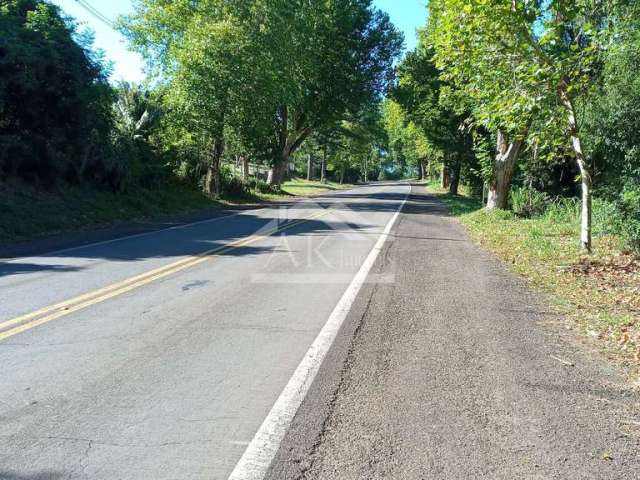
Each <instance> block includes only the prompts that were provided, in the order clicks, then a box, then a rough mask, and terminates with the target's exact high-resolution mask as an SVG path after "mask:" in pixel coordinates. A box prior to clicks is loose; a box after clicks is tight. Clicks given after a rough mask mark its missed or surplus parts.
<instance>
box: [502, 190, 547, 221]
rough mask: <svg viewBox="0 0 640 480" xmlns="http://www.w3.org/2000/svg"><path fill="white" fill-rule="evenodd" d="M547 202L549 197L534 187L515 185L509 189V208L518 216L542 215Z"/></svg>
mask: <svg viewBox="0 0 640 480" xmlns="http://www.w3.org/2000/svg"><path fill="white" fill-rule="evenodd" d="M548 204H549V197H548V196H547V195H546V194H545V193H544V192H540V191H538V190H536V189H534V188H530V187H516V188H513V189H512V190H511V209H512V210H513V213H515V214H516V215H518V216H520V217H526V218H530V217H537V216H539V215H542V214H543V213H544V212H545V210H546V208H547V205H548Z"/></svg>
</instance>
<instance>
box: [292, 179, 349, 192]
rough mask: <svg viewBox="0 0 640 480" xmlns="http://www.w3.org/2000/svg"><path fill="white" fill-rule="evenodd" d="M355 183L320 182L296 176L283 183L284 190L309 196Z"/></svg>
mask: <svg viewBox="0 0 640 480" xmlns="http://www.w3.org/2000/svg"><path fill="white" fill-rule="evenodd" d="M352 186H353V185H348V184H340V183H336V182H329V181H327V182H325V183H323V182H320V181H315V180H304V179H301V178H294V179H292V180H289V181H287V182H284V183H283V184H282V191H283V192H285V193H287V194H289V195H294V196H307V195H317V194H319V193H326V192H330V191H333V190H345V189H347V188H351V187H352Z"/></svg>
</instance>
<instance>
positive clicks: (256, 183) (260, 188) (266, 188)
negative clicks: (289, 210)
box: [249, 179, 280, 194]
mask: <svg viewBox="0 0 640 480" xmlns="http://www.w3.org/2000/svg"><path fill="white" fill-rule="evenodd" d="M249 188H250V189H251V190H253V191H254V192H259V193H274V194H276V193H280V190H279V189H278V187H277V186H272V185H269V184H268V183H267V182H265V181H264V180H259V179H253V180H250V181H249Z"/></svg>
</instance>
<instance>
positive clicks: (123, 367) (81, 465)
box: [0, 184, 640, 480]
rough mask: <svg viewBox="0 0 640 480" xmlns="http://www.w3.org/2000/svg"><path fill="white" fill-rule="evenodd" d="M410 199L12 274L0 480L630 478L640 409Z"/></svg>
mask: <svg viewBox="0 0 640 480" xmlns="http://www.w3.org/2000/svg"><path fill="white" fill-rule="evenodd" d="M410 190H411V187H410V186H409V185H406V184H379V185H371V186H366V187H360V188H358V189H355V190H352V191H347V192H339V193H335V194H331V195H329V196H326V197H322V198H318V199H313V200H309V201H304V202H299V203H296V204H294V205H293V206H291V207H283V208H277V207H268V208H264V209H259V210H250V211H243V212H239V213H237V214H234V215H232V216H228V217H224V218H216V219H213V220H211V221H203V222H199V223H196V224H193V225H183V226H179V227H177V228H172V229H168V230H162V231H155V232H148V233H144V234H141V235H136V236H132V237H129V238H123V239H120V240H115V241H107V242H104V243H101V244H95V245H90V246H83V247H79V248H75V249H70V250H69V249H67V250H64V251H58V252H53V253H49V254H43V255H38V256H34V257H30V258H18V259H15V260H11V261H8V262H5V263H3V264H0V479H7V480H27V479H28V480H36V479H63V478H65V479H66V478H69V479H110V480H112V479H154V480H164V479H176V480H177V479H227V478H229V477H230V476H231V478H233V479H236V480H237V479H253V478H255V479H262V478H270V479H302V478H308V479H316V478H317V479H339V480H343V479H344V480H346V479H354V480H355V479H378V478H390V479H426V478H429V479H431V478H433V479H461V478H465V479H466V478H469V479H478V478H487V479H497V478H501V479H502V478H504V479H514V478H532V479H533V478H535V479H547V478H554V479H555V478H558V479H571V478H584V479H600V478H606V479H609V478H611V479H618V478H620V479H623V478H629V479H636V478H638V477H637V472H638V471H639V470H638V469H639V468H640V459H639V458H638V448H640V443H639V442H638V438H639V437H638V433H639V432H638V430H639V429H638V425H640V420H639V419H638V404H639V403H640V401H639V397H638V395H637V392H634V391H632V390H630V389H629V388H627V387H626V386H625V383H624V379H623V378H622V377H621V376H620V374H619V372H618V371H616V370H615V369H613V368H612V367H611V366H609V365H608V364H606V363H605V362H603V361H602V359H601V358H600V357H599V356H598V355H596V354H593V353H590V352H589V351H588V350H587V349H585V348H584V347H583V346H580V345H576V343H575V339H574V337H573V336H572V335H573V334H570V333H567V332H566V331H565V330H561V329H559V328H558V327H557V325H556V324H557V319H556V318H555V317H554V316H553V315H551V314H549V313H548V312H547V309H546V307H545V306H544V304H543V303H542V302H540V299H538V298H536V297H534V296H533V295H531V294H530V293H528V292H527V291H526V289H524V288H523V287H522V285H521V284H520V282H519V281H518V280H517V279H516V278H514V277H513V276H512V275H511V274H510V273H508V272H507V271H506V269H505V268H504V266H502V265H501V264H500V263H499V262H497V261H496V260H495V259H493V258H492V257H491V256H489V255H487V254H486V253H483V252H482V251H481V250H480V249H478V248H477V247H475V246H474V245H473V244H472V243H471V242H470V241H469V240H468V238H467V237H466V235H465V234H464V232H463V231H462V229H461V228H460V227H459V226H458V225H457V224H456V223H455V221H453V220H452V219H450V218H448V217H447V215H446V214H445V212H444V210H443V208H442V206H441V205H440V204H439V203H438V202H437V201H436V200H435V199H433V198H432V197H429V196H427V195H424V194H423V193H422V192H421V189H420V188H419V187H414V191H413V193H412V194H411V195H410V196H409V198H408V199H407V196H408V195H409V193H410ZM405 201H406V203H405ZM399 211H400V213H399V214H398V212H399ZM565 362H566V363H565ZM272 460H273V461H272Z"/></svg>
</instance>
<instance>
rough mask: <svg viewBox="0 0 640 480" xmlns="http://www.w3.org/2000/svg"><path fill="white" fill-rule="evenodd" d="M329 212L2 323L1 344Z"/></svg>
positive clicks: (275, 228) (326, 212)
mask: <svg viewBox="0 0 640 480" xmlns="http://www.w3.org/2000/svg"><path fill="white" fill-rule="evenodd" d="M329 211H330V210H323V211H320V212H317V213H314V214H313V215H310V216H308V217H304V218H301V219H298V220H292V221H290V222H287V223H286V224H284V225H282V226H277V227H274V228H271V229H268V230H265V231H264V232H261V233H259V234H256V235H251V236H248V237H245V238H242V239H239V240H236V241H234V242H231V243H228V244H226V245H223V246H220V247H216V248H213V249H211V250H208V251H206V252H203V253H200V254H198V255H192V256H189V257H186V258H183V259H182V260H179V261H177V262H175V263H172V264H170V265H165V266H164V267H160V268H157V269H155V270H151V271H149V272H145V273H143V274H140V275H137V276H135V277H131V278H128V279H126V280H122V281H120V282H116V283H114V284H111V285H108V286H106V287H103V288H99V289H97V290H93V291H91V292H88V293H85V294H82V295H79V296H77V297H74V298H71V299H69V300H65V301H63V302H60V303H56V304H54V305H49V306H47V307H43V308H40V309H39V310H35V311H33V312H31V313H27V314H25V315H21V316H19V317H15V318H12V319H10V320H6V321H4V322H0V341H2V340H4V339H7V338H9V337H13V336H14V335H18V334H19V333H22V332H25V331H27V330H31V329H32V328H35V327H38V326H40V325H43V324H45V323H48V322H50V321H52V320H56V319H58V318H60V317H64V316H66V315H69V314H71V313H74V312H77V311H79V310H83V309H85V308H87V307H90V306H91V305H95V304H97V303H100V302H104V301H105V300H109V299H110V298H113V297H117V296H119V295H122V294H124V293H127V292H130V291H131V290H135V289H136V288H139V287H142V286H144V285H148V284H149V283H151V282H155V281H156V280H160V279H162V278H165V277H168V276H169V275H173V274H175V273H177V272H180V271H182V270H185V269H187V268H191V267H194V266H196V265H199V264H201V263H203V262H206V261H207V260H209V259H211V258H212V257H214V256H217V255H222V254H224V253H227V252H229V251H232V250H234V249H237V248H242V247H245V246H247V245H250V244H252V243H255V242H258V241H260V240H263V239H265V238H267V237H269V236H271V235H273V234H276V233H279V232H283V231H285V230H289V229H291V228H294V227H297V226H298V225H301V224H303V223H305V222H308V221H311V220H314V219H316V218H320V217H323V216H325V215H327V214H328V213H329Z"/></svg>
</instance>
